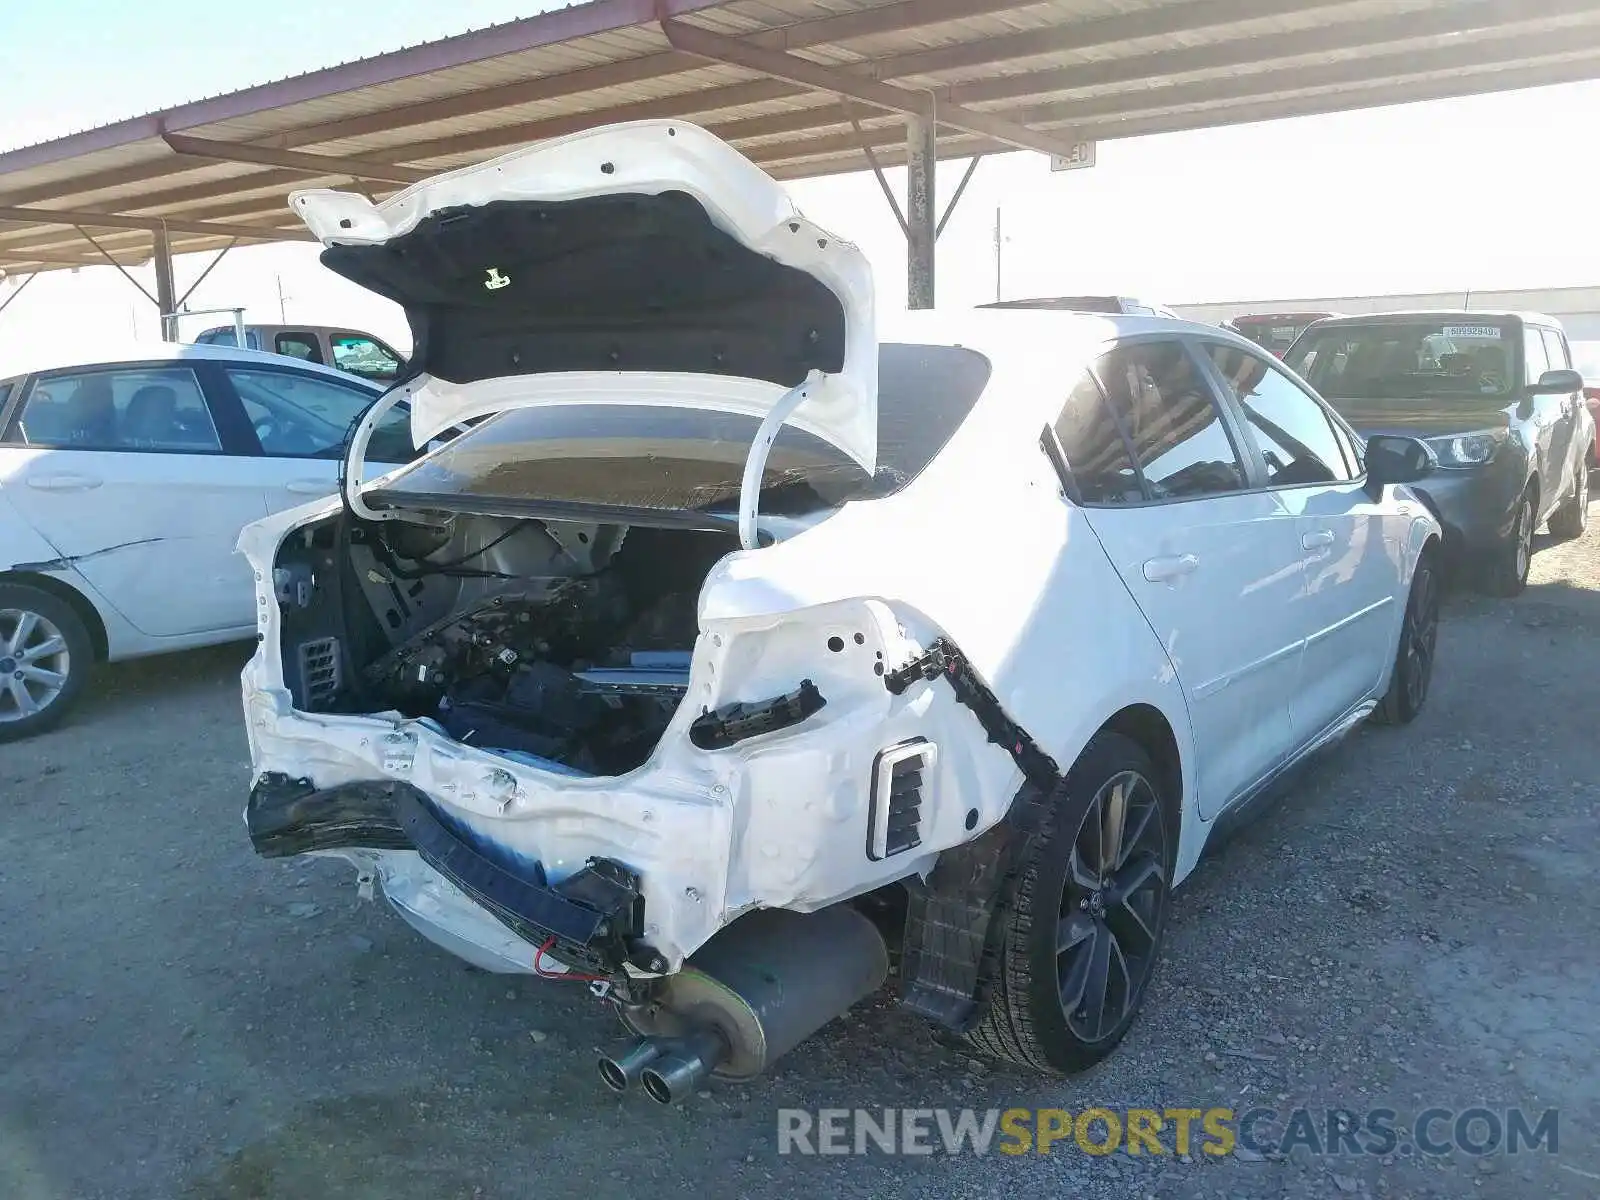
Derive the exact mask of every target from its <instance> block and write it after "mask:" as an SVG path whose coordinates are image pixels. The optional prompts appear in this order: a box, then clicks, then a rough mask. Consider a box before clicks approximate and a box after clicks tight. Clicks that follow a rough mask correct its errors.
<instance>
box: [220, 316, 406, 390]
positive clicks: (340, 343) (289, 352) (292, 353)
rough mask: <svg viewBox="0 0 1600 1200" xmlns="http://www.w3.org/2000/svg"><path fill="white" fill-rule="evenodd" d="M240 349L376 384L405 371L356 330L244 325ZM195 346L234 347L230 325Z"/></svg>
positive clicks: (388, 351) (397, 357)
mask: <svg viewBox="0 0 1600 1200" xmlns="http://www.w3.org/2000/svg"><path fill="white" fill-rule="evenodd" d="M244 337H245V342H244V345H243V347H242V349H245V350H265V351H266V352H267V353H268V354H282V355H285V356H287V357H289V358H298V359H300V360H301V361H302V362H313V363H321V364H322V365H323V366H328V367H333V368H334V369H335V370H339V371H347V372H349V373H350V374H351V375H359V376H361V378H363V379H371V380H373V381H374V382H376V383H389V382H392V381H393V380H395V379H397V378H399V376H400V373H401V372H402V371H404V370H405V366H406V358H405V355H403V354H401V353H400V352H399V351H397V350H396V349H394V347H392V346H390V345H389V344H388V343H387V342H385V341H384V340H383V339H382V338H378V337H374V336H373V335H372V334H370V333H364V332H363V331H361V330H359V329H340V328H338V327H337V326H330V325H246V326H244ZM195 342H196V344H198V345H201V346H234V345H238V330H237V327H235V326H233V325H218V326H216V327H214V328H212V329H207V330H206V331H205V332H204V333H202V334H201V335H200V336H199V337H197V338H195Z"/></svg>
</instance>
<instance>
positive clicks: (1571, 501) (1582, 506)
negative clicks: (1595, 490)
mask: <svg viewBox="0 0 1600 1200" xmlns="http://www.w3.org/2000/svg"><path fill="white" fill-rule="evenodd" d="M1577 476H1578V479H1577V482H1576V483H1575V484H1573V486H1572V495H1570V496H1568V497H1567V502H1566V503H1565V504H1563V505H1562V506H1561V507H1560V508H1558V509H1556V511H1555V512H1553V513H1551V514H1550V532H1551V533H1552V534H1554V535H1555V536H1556V537H1558V538H1564V539H1566V540H1568V541H1570V540H1572V539H1573V538H1581V537H1582V536H1583V531H1584V530H1585V529H1587V528H1588V527H1589V472H1588V470H1587V469H1585V468H1583V467H1579V468H1578V470H1577Z"/></svg>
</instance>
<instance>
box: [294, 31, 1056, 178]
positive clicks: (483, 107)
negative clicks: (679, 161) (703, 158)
mask: <svg viewBox="0 0 1600 1200" xmlns="http://www.w3.org/2000/svg"><path fill="white" fill-rule="evenodd" d="M1037 3H1038V0H899V2H898V3H892V4H881V5H878V6H877V7H874V8H870V9H866V10H863V11H856V12H842V13H835V14H833V15H830V16H826V17H817V18H814V19H812V20H808V21H798V22H795V23H794V24H792V25H785V26H781V27H779V28H776V29H764V30H761V31H759V32H755V33H751V34H748V35H746V36H745V39H744V40H746V41H748V42H750V43H751V44H752V45H755V46H760V47H763V48H765V49H768V50H800V49H804V48H805V47H807V46H821V45H831V44H835V43H839V42H845V41H850V40H853V39H856V38H866V37H875V36H879V35H882V34H885V33H899V32H903V31H905V30H909V29H917V28H921V27H924V26H928V25H936V24H941V23H943V22H946V21H955V20H960V19H962V18H966V17H977V16H984V15H987V14H991V13H999V12H1008V11H1011V10H1013V9H1018V8H1026V7H1029V6H1031V5H1034V4H1037ZM656 15H657V16H658V17H668V16H671V15H672V14H671V13H670V12H658V13H657V14H656ZM704 66H705V63H704V60H702V59H701V58H699V57H697V56H695V55H690V54H684V53H681V52H679V51H677V50H663V51H659V52H656V53H653V54H645V55H641V56H639V57H637V58H626V59H621V60H619V61H616V62H606V63H598V64H596V65H594V66H589V67H579V68H577V69H576V70H572V71H562V72H560V73H558V74H554V75H544V76H540V77H539V78H537V79H520V80H517V81H516V82H515V83H503V84H498V85H495V86H493V87H486V88H477V89H475V90H473V91H470V92H463V93H460V94H457V95H454V96H442V97H438V98H436V99H432V100H420V101H417V102H415V103H412V104H404V105H399V106H396V107H394V108H388V109H384V110H383V111H381V112H376V113H363V114H361V115H359V116H353V117H341V118H337V119H335V120H332V121H324V122H321V123H320V124H316V125H307V126H303V127H301V128H299V129H294V130H290V131H288V132H286V133H282V134H278V135H276V136H275V137H273V138H270V139H263V142H264V144H268V145H281V146H311V145H319V144H323V143H326V142H333V141H342V140H344V139H346V138H357V137H368V136H370V135H372V134H379V133H392V132H394V131H396V130H400V129H408V128H415V127H417V126H419V125H431V124H435V123H437V122H440V121H450V120H455V119H457V118H459V117H466V116H477V115H480V114H482V113H486V112H493V111H495V110H496V109H503V108H520V107H522V106H523V105H527V104H538V103H542V102H544V101H547V100H560V99H569V98H571V97H573V96H577V95H581V94H582V93H584V92H590V91H599V90H601V89H603V88H614V87H626V86H627V85H629V84H634V83H642V82H644V81H645V80H650V79H661V78H663V77H666V76H669V75H676V74H680V73H684V72H689V71H696V70H701V69H703V68H704ZM783 86H784V92H783V94H785V95H798V94H800V93H802V92H803V91H805V89H804V88H803V87H798V86H794V85H783ZM696 90H698V91H699V92H700V93H701V94H706V93H707V92H712V91H716V90H718V89H706V88H701V89H693V88H689V89H686V91H687V92H689V93H693V92H695V91H696ZM724 107H731V106H726V105H725V106H724ZM704 111H714V109H713V108H711V107H708V108H706V109H705V110H704ZM668 115H672V116H677V115H679V114H677V113H671V114H668ZM615 119H618V118H614V117H611V116H609V115H607V116H599V115H597V114H596V113H594V112H592V111H591V112H590V113H589V114H588V122H587V125H585V126H584V128H587V127H588V125H594V124H599V123H604V122H609V121H611V120H615ZM469 136H470V135H469ZM535 136H540V137H554V136H559V135H558V134H550V133H545V134H538V135H535ZM527 140H532V138H529V139H527ZM509 144H512V143H507V142H501V143H497V145H509ZM406 157H407V158H408V159H415V158H423V159H426V158H429V157H432V156H431V155H411V154H408V155H407V156H406Z"/></svg>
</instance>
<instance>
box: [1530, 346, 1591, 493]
mask: <svg viewBox="0 0 1600 1200" xmlns="http://www.w3.org/2000/svg"><path fill="white" fill-rule="evenodd" d="M1539 336H1540V337H1541V338H1542V339H1543V340H1544V350H1545V357H1546V358H1547V359H1548V360H1549V363H1550V369H1551V370H1552V371H1564V370H1570V369H1571V367H1572V355H1571V353H1570V351H1569V350H1568V349H1567V339H1566V338H1565V337H1563V336H1562V335H1561V333H1560V332H1559V331H1558V330H1555V329H1550V328H1548V327H1541V328H1540V329H1539ZM1552 399H1554V400H1555V401H1556V405H1557V411H1556V413H1555V414H1554V416H1553V419H1554V420H1555V422H1556V426H1555V432H1554V434H1553V436H1552V438H1551V447H1550V452H1551V455H1552V461H1551V470H1552V472H1559V475H1556V474H1552V475H1551V476H1550V482H1549V484H1548V485H1547V487H1548V488H1549V496H1548V500H1549V502H1550V507H1551V508H1554V507H1555V506H1556V505H1558V504H1559V503H1560V502H1561V500H1562V499H1563V498H1564V497H1565V496H1567V494H1568V493H1570V492H1571V491H1572V489H1573V487H1574V486H1575V485H1576V483H1577V471H1579V470H1582V469H1583V456H1582V455H1581V454H1579V453H1576V452H1575V451H1574V449H1573V445H1572V443H1573V439H1574V438H1575V437H1576V436H1577V432H1578V426H1579V420H1578V412H1579V407H1580V406H1581V405H1582V404H1583V393H1582V392H1581V391H1577V392H1573V393H1571V394H1570V395H1566V396H1555V397H1552Z"/></svg>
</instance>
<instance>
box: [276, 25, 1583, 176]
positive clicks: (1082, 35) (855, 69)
mask: <svg viewBox="0 0 1600 1200" xmlns="http://www.w3.org/2000/svg"><path fill="white" fill-rule="evenodd" d="M917 2H918V3H919V4H924V3H926V4H929V7H928V10H927V12H926V14H925V16H926V17H927V18H932V17H934V16H936V15H938V16H939V19H940V20H954V19H957V18H958V17H967V16H976V15H980V14H981V13H982V12H984V11H989V10H991V9H993V8H996V7H999V6H998V5H996V4H994V3H992V0H991V3H969V4H963V3H959V2H957V0H939V3H938V4H936V5H935V4H932V3H931V2H930V0H917ZM1348 2H1349V0H1296V2H1293V3H1286V0H1186V2H1185V3H1181V4H1171V3H1169V4H1164V5H1161V6H1160V7H1158V8H1156V9H1152V10H1140V11H1139V12H1138V13H1132V14H1121V15H1117V16H1112V17H1102V18H1095V19H1092V20H1088V21H1082V22H1078V23H1075V24H1072V25H1069V26H1066V27H1065V28H1064V29H1062V30H1059V31H1058V30H1038V31H1034V32H1033V33H1030V34H1028V35H1026V36H1025V37H1023V36H1021V35H1019V36H1018V37H1017V38H1011V37H1002V38H998V39H995V38H985V39H980V40H977V41H971V42H963V43H957V45H956V47H954V48H953V49H963V50H967V51H970V55H969V57H970V59H971V62H970V63H969V64H968V65H970V66H975V67H976V66H982V65H984V61H985V59H986V57H987V56H989V55H991V54H993V55H994V56H995V58H996V60H1004V59H1006V58H1015V57H1019V56H1023V57H1026V56H1036V55H1038V54H1041V53H1044V51H1042V50H1040V49H1039V47H1040V46H1041V45H1043V44H1044V43H1046V42H1048V41H1051V40H1054V41H1055V43H1056V44H1057V48H1058V50H1086V49H1094V48H1097V47H1103V46H1107V45H1115V44H1117V43H1119V42H1124V41H1127V40H1129V38H1131V37H1140V38H1145V37H1155V36H1161V35H1166V34H1184V33H1193V32H1199V31H1203V30H1205V29H1209V28H1212V27H1214V26H1216V25H1218V24H1219V23H1223V22H1225V21H1226V20H1227V19H1253V18H1260V17H1262V16H1264V15H1267V16H1270V15H1279V14H1281V13H1285V12H1287V13H1291V14H1292V13H1293V12H1295V11H1297V10H1299V9H1307V8H1309V9H1320V8H1325V7H1327V6H1328V5H1329V4H1339V3H1348ZM1495 2H1496V3H1503V2H1504V0H1495ZM1552 2H1554V3H1557V4H1561V5H1567V4H1572V3H1575V2H1576V0H1552ZM1585 2H1587V0H1585ZM901 7H902V6H901V5H887V6H882V7H880V8H875V9H871V10H869V13H867V14H846V15H851V16H866V15H877V14H881V13H885V12H886V11H888V10H890V9H900V8H901ZM1006 7H1010V8H1015V7H1020V6H1019V5H1017V4H1014V3H1010V4H1007V5H1006ZM951 14H954V15H951ZM824 19H825V20H830V21H831V20H834V19H835V18H824ZM809 24H810V23H803V24H802V25H801V26H799V27H790V28H791V29H793V28H800V29H806V28H808V27H809ZM1352 24H1354V23H1352ZM771 32H772V33H774V34H775V33H778V32H782V31H771ZM740 40H741V41H745V42H748V43H750V44H753V45H757V46H767V45H768V44H769V41H770V40H771V39H770V38H769V37H768V35H767V34H753V35H751V36H750V37H748V38H745V39H740ZM809 44H816V43H813V42H811V41H810V40H809V39H807V38H804V37H796V38H794V39H793V40H792V41H791V42H790V45H789V48H793V47H794V46H804V45H809ZM1225 44H1227V45H1233V46H1238V45H1241V44H1243V43H1241V42H1237V41H1236V42H1231V43H1225ZM947 49H951V48H947ZM638 61H640V60H637V59H629V60H624V61H622V62H617V63H605V64H602V65H601V66H599V67H584V68H580V69H579V70H577V71H572V72H568V73H566V74H564V75H557V76H548V77H546V78H545V79H542V80H533V81H529V82H528V83H527V84H521V83H519V84H510V85H504V86H506V87H529V86H537V85H545V84H548V83H551V82H553V81H558V80H567V81H569V83H570V84H571V85H572V91H573V92H581V91H584V90H590V89H596V88H600V87H610V86H615V85H617V84H618V83H621V82H628V80H622V79H620V78H618V77H616V76H613V75H601V74H598V72H607V71H613V70H615V69H618V68H623V67H626V66H628V65H629V64H630V63H634V62H638ZM693 61H694V62H696V63H700V62H702V61H703V60H701V59H694V60H693ZM1116 61H1119V62H1131V61H1135V60H1130V59H1122V60H1116ZM902 62H905V63H906V64H907V65H910V66H914V65H916V64H915V63H911V62H909V61H908V60H906V59H905V57H904V56H901V57H900V58H888V59H873V60H867V61H864V62H859V63H851V64H849V65H848V66H842V67H837V68H833V69H836V70H840V71H844V72H846V73H848V74H851V75H859V76H861V77H863V78H865V79H868V80H869V81H875V82H882V81H884V80H887V79H891V78H896V77H898V76H900V75H902V74H905V73H907V72H904V71H902V70H900V69H899V66H898V64H900V63H902ZM1093 65H1095V66H1100V65H1101V64H1093ZM592 72H594V73H593V74H592ZM1004 78H1005V80H1006V81H1010V80H1014V79H1015V80H1022V81H1026V80H1031V79H1032V78H1033V76H1032V75H1022V76H1006V77H1004ZM930 90H931V91H932V93H933V94H934V96H935V103H936V104H937V103H944V102H951V103H965V101H964V99H962V98H960V97H958V96H957V94H956V89H955V88H952V87H945V86H942V85H941V86H936V87H934V88H932V89H930ZM1048 90H1051V89H1045V91H1048ZM1056 90H1059V89H1056ZM494 91H495V89H492V88H489V89H483V90H482V91H479V92H476V93H473V94H472V96H471V97H470V99H472V100H474V101H481V100H484V99H485V98H486V97H489V96H490V95H491V94H492V93H494ZM815 93H816V89H815V88H813V87H811V86H809V85H803V84H798V83H793V82H790V81H788V80H784V79H773V78H768V79H759V80H752V81H749V82H745V83H734V84H726V85H723V86H721V87H713V88H689V89H686V90H684V91H681V92H675V93H673V94H671V95H668V96H660V97H653V98H651V99H649V100H641V101H635V102H633V103H630V104H624V105H618V106H614V107H610V108H604V109H589V110H585V111H582V112H577V113H567V114H563V115H561V116H559V117H545V118H541V119H538V120H534V121H520V122H517V123H515V124H512V125H502V126H498V127H495V128H492V129H482V130H473V131H470V132H467V133H462V134H458V135H453V136H446V137H438V138H433V139H430V140H428V141H424V142H411V143H405V144H402V145H399V146H396V147H394V148H392V149H391V150H389V151H388V153H389V154H390V155H391V156H403V157H404V158H405V159H407V161H410V162H430V161H432V160H433V159H436V158H454V157H456V156H459V155H461V154H463V153H489V152H496V151H502V150H506V149H509V148H511V147H514V146H520V145H523V144H525V143H527V142H534V141H539V140H541V139H543V138H551V137H563V136H565V135H567V134H570V133H576V132H578V131H580V130H583V129H588V128H591V127H592V126H594V125H597V124H609V123H611V122H614V121H643V120H662V119H671V118H674V117H681V118H684V119H689V120H695V121H696V122H698V123H700V124H708V123H709V122H707V121H706V117H707V116H709V115H711V114H715V113H717V112H719V111H723V110H726V109H732V108H743V107H746V106H748V105H757V104H765V103H770V102H772V101H777V100H785V99H795V98H800V97H815V99H816V101H817V104H818V105H819V106H829V105H831V104H832V103H833V100H832V95H831V94H830V95H828V96H816V94H815ZM559 94H560V93H559V92H554V93H552V95H559ZM1015 94H1016V95H1017V96H1030V95H1039V94H1042V92H1041V91H1039V90H1034V89H1032V88H1031V87H1029V86H1028V85H1027V84H1026V83H1023V84H1021V90H1019V91H1017V92H1016V93H1015ZM468 98H469V97H452V98H450V102H458V101H464V100H466V99H468ZM538 98H544V99H548V98H550V96H541V97H538ZM509 99H511V98H510V97H508V100H509ZM439 103H445V102H443V101H424V102H422V105H421V106H416V107H426V106H428V105H434V104H439ZM427 111H428V112H429V113H430V114H433V116H432V118H431V119H434V120H443V119H446V116H440V115H438V110H437V109H432V108H429V109H427ZM474 111H480V110H478V109H476V108H475V109H474ZM395 112H396V110H389V114H393V113H395ZM407 112H408V113H409V114H410V115H409V116H407V117H406V118H405V119H406V121H408V122H409V120H410V116H416V115H419V114H416V113H410V110H409V109H408V110H407ZM378 115H380V116H381V115H385V114H378ZM447 115H463V114H447ZM366 119H367V118H352V119H351V121H350V122H342V123H339V124H338V125H337V126H335V125H332V124H330V125H325V126H321V127H319V134H318V137H319V138H320V140H324V141H326V140H331V139H332V137H333V136H334V135H339V136H355V135H356V134H357V133H374V132H382V131H384V130H385V128H386V127H385V126H384V125H383V124H382V123H381V122H380V123H375V124H373V125H372V126H371V127H370V128H368V127H365V126H363V127H362V128H361V129H355V128H354V127H353V125H352V122H356V121H364V120H366ZM744 119H745V120H750V121H760V122H766V123H769V124H770V125H771V126H772V127H773V128H772V130H771V133H778V132H784V133H787V132H799V131H800V130H802V129H805V128H807V126H806V125H805V124H803V123H801V124H797V122H803V120H804V118H801V117H800V116H798V115H797V114H795V113H788V112H786V113H776V114H771V115H768V116H762V117H753V118H744ZM756 128H758V127H753V128H752V131H750V132H742V131H740V132H737V133H736V136H744V137H751V138H754V137H760V136H770V135H771V134H766V135H763V134H762V133H759V132H756V131H755V129H756ZM301 132H302V131H295V132H294V133H293V134H292V135H288V136H289V137H291V138H292V140H294V141H295V142H296V143H297V144H298V143H300V142H301V140H302V139H301V137H300V133H301ZM280 140H281V139H280Z"/></svg>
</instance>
